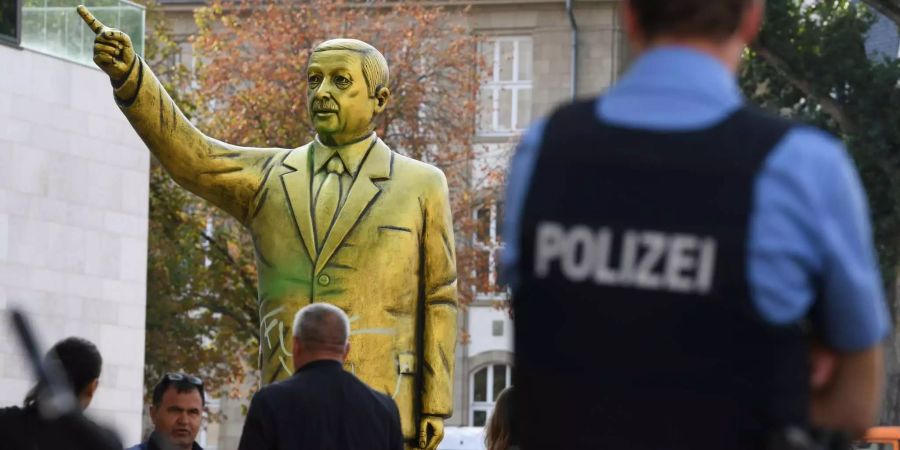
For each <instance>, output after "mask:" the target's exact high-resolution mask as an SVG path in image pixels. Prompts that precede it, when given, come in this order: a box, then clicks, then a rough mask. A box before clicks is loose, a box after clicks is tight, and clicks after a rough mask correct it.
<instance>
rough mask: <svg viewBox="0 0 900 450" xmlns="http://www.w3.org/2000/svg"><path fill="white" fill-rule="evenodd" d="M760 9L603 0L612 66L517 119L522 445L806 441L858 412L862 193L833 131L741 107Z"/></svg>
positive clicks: (738, 445)
mask: <svg viewBox="0 0 900 450" xmlns="http://www.w3.org/2000/svg"><path fill="white" fill-rule="evenodd" d="M764 6H765V5H764V2H763V1H762V0H626V1H623V3H622V8H621V11H622V12H623V22H622V23H623V25H624V28H625V31H626V33H627V35H628V38H629V40H630V44H631V48H632V49H633V50H634V52H635V54H636V59H635V61H634V62H633V64H632V66H631V67H630V69H629V70H628V72H627V73H625V74H624V75H623V76H622V77H621V78H620V79H619V81H618V82H617V84H616V85H615V86H613V87H611V88H610V89H609V90H608V91H607V92H606V93H605V94H603V95H602V96H601V97H600V98H594V99H585V100H583V101H577V102H575V103H574V104H571V105H565V106H563V107H561V108H559V109H558V110H557V111H555V112H554V113H553V114H552V115H551V116H550V117H549V118H548V119H545V120H541V121H539V122H537V123H536V124H534V125H533V126H532V127H531V129H530V130H529V131H528V132H527V133H526V135H525V137H524V139H523V141H522V144H521V145H520V147H519V149H518V151H517V152H516V155H515V156H514V158H513V160H512V162H511V166H510V174H509V177H508V180H509V184H508V188H507V201H506V203H505V204H506V208H507V209H506V214H507V216H506V220H505V221H504V238H505V239H504V240H505V242H506V249H505V252H504V254H503V256H502V258H503V259H502V262H503V270H504V275H505V276H506V278H507V280H508V282H509V283H510V285H511V288H512V291H513V301H512V305H513V312H514V317H515V344H514V346H515V349H516V354H515V358H516V362H515V372H514V376H513V379H514V381H513V384H514V385H515V386H516V390H515V401H516V405H517V407H519V408H521V409H520V410H517V411H516V414H517V422H518V423H519V427H518V428H516V430H517V432H518V433H519V437H520V444H521V446H522V447H523V448H524V449H526V450H531V449H543V448H566V449H570V448H571V449H575V448H577V449H588V448H630V449H637V450H640V449H650V448H653V449H657V448H665V449H669V450H682V449H690V450H704V449H710V450H711V449H716V450H731V449H747V450H749V449H753V450H759V449H772V448H808V447H802V446H800V445H798V444H799V443H800V442H801V441H803V440H805V442H807V443H808V442H810V441H811V439H807V438H809V437H810V436H813V435H817V434H818V433H817V432H818V430H812V429H811V428H816V427H818V428H823V429H828V430H832V431H836V432H844V433H846V434H848V435H859V434H860V433H862V432H863V431H864V430H865V429H866V428H867V427H869V426H871V424H872V423H873V422H874V420H875V418H876V416H877V413H878V410H879V402H880V395H881V390H882V386H883V384H884V374H883V364H884V363H883V350H882V347H883V345H882V343H883V341H884V339H885V338H886V337H888V336H889V335H890V333H889V332H890V324H889V320H888V317H889V316H888V313H887V308H886V305H885V301H884V293H883V287H882V281H881V277H880V275H879V273H878V265H877V262H876V258H875V251H874V248H873V243H872V232H871V226H870V223H869V215H868V214H869V213H868V210H867V209H868V207H867V204H866V198H865V192H864V191H863V188H862V186H861V183H860V180H859V177H858V174H857V172H856V169H855V168H854V166H853V163H852V161H851V159H850V158H849V156H848V155H847V152H846V151H845V150H844V148H843V146H842V144H841V143H840V141H838V140H836V139H834V138H833V137H831V136H829V135H827V134H826V133H824V132H822V131H820V130H818V129H815V128H813V127H811V126H806V125H802V124H796V123H791V122H788V121H785V120H783V119H780V118H777V117H773V116H770V115H768V114H766V113H763V112H761V111H758V110H756V109H754V108H751V107H749V106H748V105H746V102H745V100H744V98H743V97H742V95H741V90H740V88H739V87H738V84H737V82H736V76H735V75H736V72H737V70H738V67H739V64H740V62H741V58H742V54H743V52H744V50H745V48H746V45H747V44H748V43H749V42H751V41H752V40H753V39H755V37H756V35H757V33H758V31H759V29H760V26H761V23H762V20H763V16H764V14H763V13H764ZM812 343H816V344H815V345H813V344H812ZM801 436H804V437H805V438H804V439H800V438H799V437H801ZM779 445H783V447H779ZM792 446H793V447H792Z"/></svg>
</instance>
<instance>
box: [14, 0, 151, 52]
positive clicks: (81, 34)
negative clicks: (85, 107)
mask: <svg viewBox="0 0 900 450" xmlns="http://www.w3.org/2000/svg"><path fill="white" fill-rule="evenodd" d="M79 3H85V5H86V6H87V7H88V9H90V10H91V13H93V14H94V16H95V17H96V18H97V20H99V21H101V22H103V24H104V25H106V26H109V27H113V28H119V29H121V30H122V31H124V32H126V33H128V35H129V36H131V40H132V44H133V45H134V50H135V52H137V53H138V54H139V55H140V54H143V53H144V8H143V7H142V6H139V5H136V4H134V3H131V2H125V1H120V0H93V1H85V2H82V1H81V0H47V1H43V0H23V7H22V46H23V47H26V48H30V49H32V50H37V51H39V52H43V53H48V54H51V55H54V56H58V57H61V58H65V59H68V60H71V61H75V62H79V63H82V64H88V65H91V66H93V65H94V63H93V62H92V59H93V46H94V34H93V33H92V32H91V30H90V29H89V28H88V27H87V25H85V24H84V21H82V20H81V17H79V16H78V14H77V13H76V12H75V6H77V5H78V4H79Z"/></svg>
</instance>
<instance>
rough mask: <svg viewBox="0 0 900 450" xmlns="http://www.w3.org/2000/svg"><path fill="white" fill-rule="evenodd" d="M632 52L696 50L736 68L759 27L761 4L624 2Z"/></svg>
mask: <svg viewBox="0 0 900 450" xmlns="http://www.w3.org/2000/svg"><path fill="white" fill-rule="evenodd" d="M624 2H625V8H624V11H623V12H624V19H625V29H626V32H627V33H628V38H629V41H630V43H631V45H632V48H633V49H634V50H636V51H637V52H642V51H644V50H647V49H649V48H652V47H655V46H658V45H673V44H674V45H679V44H680V45H685V46H689V47H696V48H699V49H701V50H704V51H706V52H708V53H714V56H717V57H719V59H723V62H726V63H727V64H728V65H729V66H734V67H736V66H737V63H738V61H739V60H740V57H741V53H742V52H743V49H744V47H745V46H746V45H747V44H748V43H749V42H751V41H753V40H754V39H755V38H756V35H757V34H758V33H759V29H760V26H761V25H762V19H763V11H764V2H763V0H624Z"/></svg>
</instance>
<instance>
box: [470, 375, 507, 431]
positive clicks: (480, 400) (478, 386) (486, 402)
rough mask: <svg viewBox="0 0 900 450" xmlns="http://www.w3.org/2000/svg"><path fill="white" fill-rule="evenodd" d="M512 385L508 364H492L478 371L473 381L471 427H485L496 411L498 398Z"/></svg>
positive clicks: (473, 376)
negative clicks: (495, 406)
mask: <svg viewBox="0 0 900 450" xmlns="http://www.w3.org/2000/svg"><path fill="white" fill-rule="evenodd" d="M510 384H512V368H511V367H510V366H508V365H506V364H492V365H489V366H485V367H482V368H481V369H478V370H476V371H475V372H474V373H473V374H472V380H471V384H470V386H471V389H470V391H471V392H472V395H471V398H470V400H471V404H472V408H471V413H470V417H469V425H470V426H473V427H483V426H484V425H485V424H487V421H488V418H489V417H491V413H492V412H493V411H494V405H495V404H496V402H497V397H498V396H499V395H500V393H501V392H503V390H504V389H506V388H507V387H508V386H509V385H510Z"/></svg>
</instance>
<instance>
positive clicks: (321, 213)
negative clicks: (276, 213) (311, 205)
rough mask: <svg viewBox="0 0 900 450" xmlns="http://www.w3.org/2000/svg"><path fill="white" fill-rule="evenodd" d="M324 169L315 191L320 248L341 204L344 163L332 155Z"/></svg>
mask: <svg viewBox="0 0 900 450" xmlns="http://www.w3.org/2000/svg"><path fill="white" fill-rule="evenodd" d="M325 170H327V171H328V173H327V174H326V175H325V180H324V181H322V184H321V185H320V186H319V191H318V192H317V193H316V210H315V221H316V243H317V244H318V248H320V249H321V248H322V244H323V243H324V242H325V237H326V236H328V231H329V230H330V229H331V224H332V223H333V222H334V218H335V213H337V210H338V207H340V204H341V191H343V189H342V187H341V174H342V173H344V163H343V162H342V161H341V158H340V156H338V155H334V156H333V157H332V158H331V159H330V160H328V163H327V164H326V165H325Z"/></svg>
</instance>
